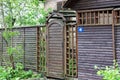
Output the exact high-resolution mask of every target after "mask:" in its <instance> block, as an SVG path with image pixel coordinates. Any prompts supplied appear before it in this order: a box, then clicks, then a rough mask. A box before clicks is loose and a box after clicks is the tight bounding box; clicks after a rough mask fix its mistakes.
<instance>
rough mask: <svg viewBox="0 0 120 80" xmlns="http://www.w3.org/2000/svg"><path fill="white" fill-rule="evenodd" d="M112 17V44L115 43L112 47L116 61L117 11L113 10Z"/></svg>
mask: <svg viewBox="0 0 120 80" xmlns="http://www.w3.org/2000/svg"><path fill="white" fill-rule="evenodd" d="M112 15H113V18H112V19H113V20H112V21H113V22H112V42H113V44H112V46H113V59H114V60H116V49H115V48H116V47H115V21H114V19H115V18H114V17H115V11H114V10H113V11H112Z"/></svg>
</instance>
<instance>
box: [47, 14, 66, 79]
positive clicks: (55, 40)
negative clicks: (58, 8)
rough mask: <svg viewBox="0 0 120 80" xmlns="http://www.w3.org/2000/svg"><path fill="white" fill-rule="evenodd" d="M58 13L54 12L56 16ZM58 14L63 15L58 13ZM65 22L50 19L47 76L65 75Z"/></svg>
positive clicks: (61, 76) (57, 76)
mask: <svg viewBox="0 0 120 80" xmlns="http://www.w3.org/2000/svg"><path fill="white" fill-rule="evenodd" d="M54 15H56V14H52V15H51V16H54ZM57 15H58V16H61V15H59V14H57ZM64 26H65V24H64V22H63V20H62V19H61V20H57V19H56V20H51V21H50V20H48V23H47V76H48V77H54V78H63V77H64Z"/></svg>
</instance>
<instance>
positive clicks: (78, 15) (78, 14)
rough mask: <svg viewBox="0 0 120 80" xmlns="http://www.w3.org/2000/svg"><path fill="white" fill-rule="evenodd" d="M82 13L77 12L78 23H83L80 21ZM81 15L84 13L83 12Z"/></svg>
mask: <svg viewBox="0 0 120 80" xmlns="http://www.w3.org/2000/svg"><path fill="white" fill-rule="evenodd" d="M80 14H81V13H78V12H77V13H76V18H77V23H78V24H81V23H80ZM81 15H82V14H81Z"/></svg>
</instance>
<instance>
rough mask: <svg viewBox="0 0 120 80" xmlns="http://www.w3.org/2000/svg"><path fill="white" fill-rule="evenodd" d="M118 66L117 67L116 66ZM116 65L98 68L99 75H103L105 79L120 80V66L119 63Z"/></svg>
mask: <svg viewBox="0 0 120 80" xmlns="http://www.w3.org/2000/svg"><path fill="white" fill-rule="evenodd" d="M115 66H116V67H115ZM115 66H106V67H105V68H98V67H97V66H96V67H95V68H96V69H98V71H97V75H99V76H102V77H103V80H120V67H118V64H116V65H115Z"/></svg>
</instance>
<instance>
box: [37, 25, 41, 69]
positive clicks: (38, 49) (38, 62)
mask: <svg viewBox="0 0 120 80" xmlns="http://www.w3.org/2000/svg"><path fill="white" fill-rule="evenodd" d="M36 30H37V34H36V39H37V41H36V45H37V46H36V47H37V69H36V71H39V70H40V69H39V65H40V61H39V60H40V47H39V41H40V37H39V35H40V33H39V31H40V28H39V27H37V28H36Z"/></svg>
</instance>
